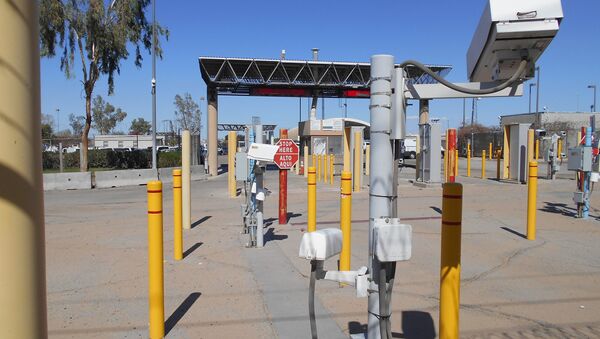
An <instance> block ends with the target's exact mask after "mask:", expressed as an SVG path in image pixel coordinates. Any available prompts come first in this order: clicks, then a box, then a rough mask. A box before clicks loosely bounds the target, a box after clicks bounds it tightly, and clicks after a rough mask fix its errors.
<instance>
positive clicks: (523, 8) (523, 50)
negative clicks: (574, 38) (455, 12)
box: [467, 0, 563, 82]
mask: <svg viewBox="0 0 600 339" xmlns="http://www.w3.org/2000/svg"><path fill="white" fill-rule="evenodd" d="M562 18H563V11H562V4H561V0H527V1H523V0H488V4H487V6H486V7H485V10H484V11H483V15H482V16H481V19H480V20H479V25H478V27H477V30H476V31H475V35H474V36H473V40H472V41H471V46H470V47H469V50H468V52H467V72H468V74H467V75H468V76H469V79H470V80H471V81H472V82H485V81H497V80H506V79H509V78H510V77H512V76H513V75H514V74H515V72H516V71H517V69H518V68H519V64H520V63H521V61H522V60H527V61H528V68H527V70H526V73H525V78H526V79H527V78H532V77H533V76H534V71H535V62H536V60H537V59H538V58H539V57H540V56H541V55H542V53H543V52H544V50H545V49H546V48H547V47H548V45H549V44H550V42H551V41H552V39H554V37H555V36H556V34H557V33H558V29H559V25H560V22H561V20H562Z"/></svg>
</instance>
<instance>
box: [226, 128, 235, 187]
mask: <svg viewBox="0 0 600 339" xmlns="http://www.w3.org/2000/svg"><path fill="white" fill-rule="evenodd" d="M236 144H237V133H236V132H233V131H231V132H229V134H228V135H227V172H228V173H227V179H228V182H229V197H230V198H235V197H237V185H236V182H235V147H236Z"/></svg>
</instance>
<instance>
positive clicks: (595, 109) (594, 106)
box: [588, 85, 598, 112]
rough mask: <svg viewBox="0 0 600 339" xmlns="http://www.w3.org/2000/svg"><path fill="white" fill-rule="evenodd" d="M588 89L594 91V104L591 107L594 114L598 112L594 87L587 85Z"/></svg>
mask: <svg viewBox="0 0 600 339" xmlns="http://www.w3.org/2000/svg"><path fill="white" fill-rule="evenodd" d="M588 88H591V89H592V90H593V91H594V104H593V105H592V109H591V111H592V112H595V111H597V110H598V108H597V107H596V85H589V86H588Z"/></svg>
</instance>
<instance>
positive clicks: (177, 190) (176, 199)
mask: <svg viewBox="0 0 600 339" xmlns="http://www.w3.org/2000/svg"><path fill="white" fill-rule="evenodd" d="M173 257H174V258H175V260H181V259H183V235H182V230H181V169H174V170H173Z"/></svg>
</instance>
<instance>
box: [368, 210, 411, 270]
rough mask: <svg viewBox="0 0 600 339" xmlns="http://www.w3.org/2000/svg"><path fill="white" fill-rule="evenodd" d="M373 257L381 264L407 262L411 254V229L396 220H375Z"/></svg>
mask: <svg viewBox="0 0 600 339" xmlns="http://www.w3.org/2000/svg"><path fill="white" fill-rule="evenodd" d="M373 232H374V241H375V243H374V245H375V246H374V247H375V255H376V256H377V259H379V261H381V262H394V261H405V260H409V259H410V257H411V254H412V227H411V226H410V225H406V224H401V223H400V219H398V218H379V219H375V224H374V231H373Z"/></svg>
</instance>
